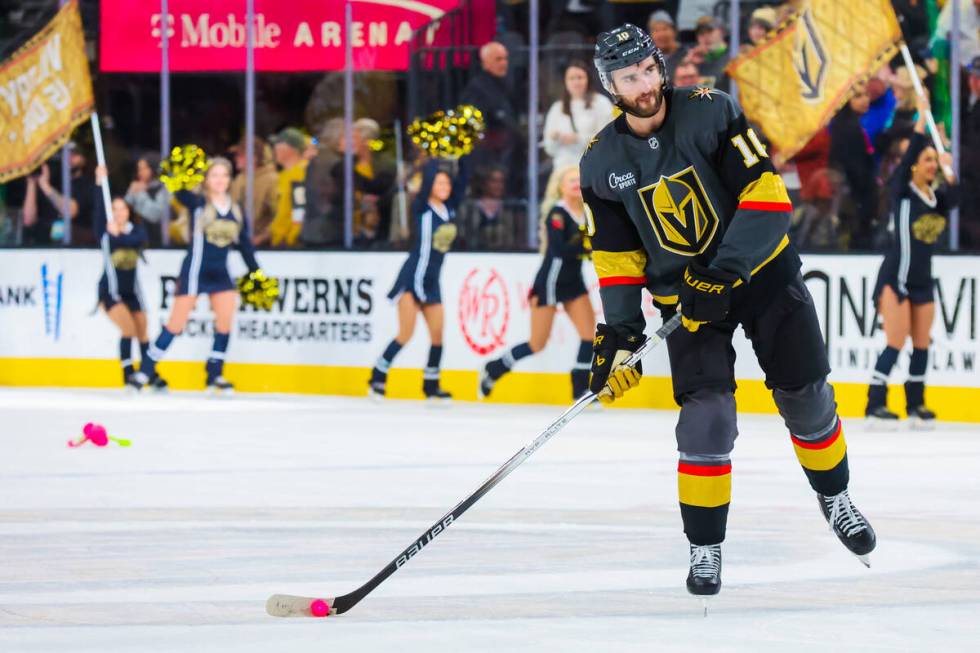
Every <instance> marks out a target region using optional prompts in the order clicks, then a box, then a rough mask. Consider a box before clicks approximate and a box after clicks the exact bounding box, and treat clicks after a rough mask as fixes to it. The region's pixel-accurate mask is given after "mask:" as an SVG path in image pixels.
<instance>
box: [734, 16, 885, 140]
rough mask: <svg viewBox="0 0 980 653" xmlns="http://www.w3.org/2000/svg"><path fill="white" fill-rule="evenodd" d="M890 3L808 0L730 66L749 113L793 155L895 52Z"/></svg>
mask: <svg viewBox="0 0 980 653" xmlns="http://www.w3.org/2000/svg"><path fill="white" fill-rule="evenodd" d="M901 38H902V30H901V28H899V26H898V19H897V18H896V17H895V10H894V9H893V8H892V4H891V0H847V1H846V2H844V1H843V0H809V2H804V3H803V7H802V9H801V10H800V11H798V12H797V13H795V14H793V15H792V16H790V17H789V18H788V19H787V20H786V21H785V22H783V23H782V24H781V25H780V26H779V27H778V29H776V31H775V32H773V33H772V34H770V35H769V38H767V39H766V41H765V42H764V43H762V44H760V45H759V46H758V47H756V48H753V49H752V50H750V51H749V52H746V53H745V54H742V55H740V56H739V57H737V58H736V59H735V60H733V61H732V62H731V63H730V64H728V67H727V69H726V71H727V72H728V74H729V75H730V76H731V77H732V79H734V80H736V81H737V82H738V90H739V99H740V100H741V103H742V108H743V109H744V110H745V115H746V116H747V117H748V119H749V120H750V121H752V122H753V123H755V124H756V125H758V126H759V127H760V128H761V129H762V130H763V132H765V134H766V136H767V137H768V138H769V140H770V141H771V142H772V144H773V145H774V146H775V147H776V148H777V149H778V150H779V153H780V154H781V155H782V156H783V157H785V158H790V157H791V156H793V155H794V154H795V153H796V152H798V151H799V150H800V149H802V148H803V146H804V145H806V144H807V142H808V141H809V140H810V139H811V138H812V137H813V135H814V134H815V133H817V132H818V131H819V130H820V129H822V128H823V127H824V126H826V125H827V123H828V122H830V119H831V118H832V117H833V116H834V114H835V113H837V111H838V110H839V109H840V108H841V106H843V105H844V103H846V102H847V101H848V100H849V99H850V97H851V91H852V89H853V88H854V85H855V84H858V83H860V82H862V81H864V80H865V79H867V78H868V77H869V76H870V75H871V74H872V73H873V72H875V71H876V70H877V69H878V68H880V67H881V66H882V65H884V64H885V63H887V62H888V60H889V59H891V58H892V57H893V56H895V54H896V52H897V45H896V44H897V43H898V42H899V41H900V40H901Z"/></svg>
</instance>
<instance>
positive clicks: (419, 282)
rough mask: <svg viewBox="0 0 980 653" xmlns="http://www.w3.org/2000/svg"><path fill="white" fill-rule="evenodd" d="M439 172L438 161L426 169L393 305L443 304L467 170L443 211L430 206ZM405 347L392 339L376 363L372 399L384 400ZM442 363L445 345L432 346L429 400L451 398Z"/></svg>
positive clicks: (425, 386)
mask: <svg viewBox="0 0 980 653" xmlns="http://www.w3.org/2000/svg"><path fill="white" fill-rule="evenodd" d="M440 172H442V170H441V169H440V168H439V162H438V161H435V160H433V161H429V162H428V163H427V164H426V166H425V168H424V171H423V174H422V185H421V187H420V188H419V193H418V195H417V196H416V199H415V202H414V203H413V206H412V213H413V215H415V216H416V220H417V224H416V230H415V231H416V234H415V238H414V240H413V242H412V249H411V251H410V252H409V254H408V260H406V261H405V263H404V264H403V265H402V267H401V270H400V271H399V272H398V277H397V278H396V279H395V284H394V285H393V286H392V288H391V291H390V292H389V293H388V298H389V299H391V300H392V301H397V299H398V298H399V296H400V295H401V294H402V293H405V292H408V293H411V294H412V296H413V297H414V298H415V300H416V301H417V302H418V303H419V304H422V305H423V306H427V305H433V304H441V303H442V289H441V288H440V285H439V275H440V273H441V272H442V263H443V261H444V260H445V258H446V252H448V251H449V250H450V248H451V247H452V244H453V241H454V240H455V239H456V224H455V223H454V222H453V219H454V217H455V214H456V207H457V206H458V205H459V202H460V200H461V199H462V197H463V195H464V193H465V191H466V166H465V164H464V163H463V161H462V160H461V161H460V172H459V175H458V176H457V177H456V178H455V179H454V180H453V186H452V192H451V193H450V196H449V198H448V199H447V200H446V201H445V203H444V204H443V207H442V208H437V207H435V206H433V205H432V204H430V203H429V195H430V194H431V192H432V183H433V182H434V181H435V178H436V175H437V174H438V173H440ZM402 346H403V345H402V343H399V342H398V341H397V340H394V339H393V340H392V341H391V342H389V343H388V346H387V347H385V350H384V352H382V354H381V356H380V357H379V358H378V360H377V361H376V362H375V364H374V368H373V369H372V370H371V380H370V381H369V383H368V387H369V392H370V393H371V394H372V395H373V396H378V397H383V396H384V394H385V386H386V384H387V381H388V370H389V369H390V368H391V363H392V361H393V360H394V359H395V356H397V355H398V352H399V351H401V348H402ZM441 361H442V345H432V346H431V347H430V348H429V358H428V361H427V362H426V366H425V369H424V370H423V373H422V392H423V393H424V394H425V396H426V397H427V398H429V399H449V398H451V397H450V395H449V393H448V392H446V391H445V390H443V389H442V388H441V387H439V366H440V362H441Z"/></svg>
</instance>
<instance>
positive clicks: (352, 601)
mask: <svg viewBox="0 0 980 653" xmlns="http://www.w3.org/2000/svg"><path fill="white" fill-rule="evenodd" d="M680 323H681V316H680V313H678V314H677V315H675V316H674V317H672V318H670V319H669V320H668V321H667V322H665V323H664V325H663V326H661V327H660V328H659V329H657V332H656V334H655V335H654V336H653V337H651V338H648V339H647V340H646V342H644V343H643V345H642V346H641V347H640V348H639V349H638V350H637V351H636V352H635V353H633V354H632V355H631V356H630V357H629V358H628V359H626V361H625V362H624V365H635V364H636V363H637V362H638V361H639V360H640V359H641V358H643V357H644V356H645V355H646V354H647V353H649V352H650V351H652V350H653V349H654V348H655V347H657V345H659V344H660V343H661V342H663V340H664V339H665V338H666V337H667V336H668V335H669V334H670V333H671V332H672V331H673V330H674V329H676V328H677V327H678V326H679V325H680ZM595 400H596V395H595V394H593V393H591V392H589V393H586V394H585V395H584V396H583V397H582V398H580V399H579V400H578V401H576V402H575V403H574V404H572V405H571V406H570V407H569V408H568V409H567V410H566V411H565V412H564V413H562V414H561V416H560V417H559V418H558V419H556V420H555V421H554V422H552V423H551V425H550V426H549V427H548V428H546V429H545V430H544V431H542V432H541V434H540V435H538V436H537V437H536V438H534V440H532V441H531V442H530V443H528V444H527V445H525V446H524V447H523V448H522V449H521V450H520V451H518V452H517V453H515V454H514V455H513V456H511V458H510V460H508V461H507V462H506V463H504V464H503V465H502V466H501V467H500V468H499V469H497V471H495V472H494V473H493V474H492V475H491V476H490V478H488V479H487V480H486V481H484V482H483V484H482V485H481V486H480V487H478V488H477V489H476V491H474V492H473V493H472V494H470V495H469V496H468V497H466V498H465V499H463V500H462V501H460V502H459V503H458V504H456V506H455V507H454V508H453V509H452V510H450V511H449V512H447V513H446V514H445V515H443V516H442V517H441V518H440V519H439V520H438V521H436V523H435V524H433V525H432V526H431V527H430V528H429V529H428V530H427V531H425V532H424V533H422V535H421V536H419V537H418V538H417V539H416V540H415V541H414V542H412V543H411V544H410V545H409V546H408V548H406V549H405V550H404V551H402V552H401V553H400V554H399V555H398V556H397V557H396V558H395V559H394V560H392V561H391V562H389V563H388V565H387V566H386V567H385V568H384V569H382V570H381V571H380V572H378V573H377V574H376V575H375V576H374V578H372V579H371V580H369V581H368V582H366V583H365V584H364V585H362V586H361V587H359V588H357V589H356V590H354V591H353V592H351V593H349V594H345V595H343V596H338V597H337V598H336V599H334V600H333V601H331V602H330V604H331V605H330V607H331V612H336V614H343V613H344V612H346V611H348V610H350V609H351V608H352V607H354V606H355V605H356V604H357V603H358V602H359V601H360V600H361V599H363V598H364V597H365V596H367V595H368V594H370V593H371V591H372V590H374V589H375V588H376V587H377V586H378V585H380V584H381V583H382V582H384V581H385V579H387V578H388V577H389V576H391V575H392V574H393V573H395V572H396V571H398V569H399V568H400V567H402V565H404V564H405V563H407V562H408V561H409V560H411V559H412V557H414V556H415V555H416V554H417V553H419V552H420V551H421V550H422V549H423V548H424V547H425V546H426V545H428V544H429V543H430V542H432V540H434V539H435V538H436V537H437V536H438V535H440V534H441V533H442V532H443V531H444V530H446V529H447V528H449V526H451V525H452V524H453V522H454V521H455V520H456V519H458V518H459V517H460V516H461V515H462V514H463V513H465V512H466V511H467V510H468V509H469V508H470V506H472V505H473V504H474V503H476V502H477V501H479V500H480V498H481V497H483V496H484V495H485V494H486V493H487V492H489V491H490V490H492V489H493V488H494V487H495V486H496V485H497V484H498V483H500V481H502V480H504V479H505V478H506V477H507V476H508V475H509V474H510V473H511V472H512V471H514V470H515V469H517V468H518V467H519V466H520V465H521V463H523V462H524V461H525V460H527V459H528V458H529V457H530V456H531V454H533V453H534V452H535V451H537V450H538V449H540V448H541V446H542V445H544V443H545V442H547V441H548V440H550V439H551V438H552V437H553V436H555V435H556V434H557V433H558V432H559V431H561V430H562V429H563V428H565V426H566V425H567V424H568V423H569V422H570V421H572V420H573V419H574V418H575V417H576V416H577V415H578V414H579V413H581V412H582V411H583V410H585V409H586V408H587V407H588V406H589V405H590V404H591V403H592V402H594V401H595Z"/></svg>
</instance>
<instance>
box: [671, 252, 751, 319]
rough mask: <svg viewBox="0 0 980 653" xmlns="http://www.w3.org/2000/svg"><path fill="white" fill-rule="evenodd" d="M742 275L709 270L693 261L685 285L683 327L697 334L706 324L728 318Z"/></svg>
mask: <svg viewBox="0 0 980 653" xmlns="http://www.w3.org/2000/svg"><path fill="white" fill-rule="evenodd" d="M736 281H738V275H737V274H732V273H731V272H725V271H724V270H718V269H717V268H708V267H705V266H703V265H701V264H700V263H698V262H697V261H691V263H690V265H688V266H687V269H686V270H684V279H683V280H682V282H681V289H680V295H679V299H680V304H681V323H682V324H683V325H684V328H685V329H687V330H688V331H692V332H693V331H697V330H698V328H700V326H701V325H702V324H704V323H705V322H717V321H719V320H724V319H725V318H726V317H727V316H728V309H729V308H730V307H731V301H732V286H733V285H734V284H735V282H736Z"/></svg>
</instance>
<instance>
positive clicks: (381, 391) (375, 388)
mask: <svg viewBox="0 0 980 653" xmlns="http://www.w3.org/2000/svg"><path fill="white" fill-rule="evenodd" d="M368 397H370V398H371V399H374V400H375V401H380V400H381V399H384V398H385V382H384V381H375V380H373V379H372V380H371V381H369V382H368Z"/></svg>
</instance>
